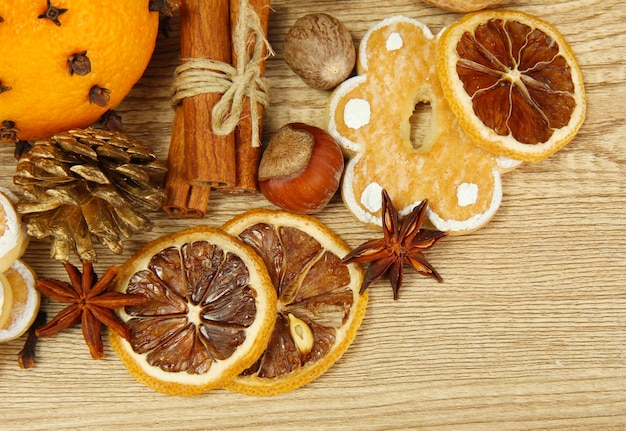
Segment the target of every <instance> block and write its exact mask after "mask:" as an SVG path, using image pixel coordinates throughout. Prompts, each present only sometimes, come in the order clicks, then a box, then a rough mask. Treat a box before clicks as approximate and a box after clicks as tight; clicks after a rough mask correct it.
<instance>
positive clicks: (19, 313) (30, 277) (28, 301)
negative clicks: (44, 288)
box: [0, 259, 41, 342]
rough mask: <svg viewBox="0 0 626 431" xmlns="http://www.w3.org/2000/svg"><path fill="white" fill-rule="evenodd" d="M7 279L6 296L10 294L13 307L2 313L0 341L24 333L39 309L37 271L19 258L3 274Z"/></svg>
mask: <svg viewBox="0 0 626 431" xmlns="http://www.w3.org/2000/svg"><path fill="white" fill-rule="evenodd" d="M2 276H3V277H4V279H5V280H6V286H5V298H6V294H7V293H8V294H9V297H10V298H11V309H10V310H9V312H8V313H7V314H5V311H4V307H1V308H2V313H0V342H4V341H9V340H13V339H15V338H18V337H20V336H21V335H22V334H24V333H25V332H26V331H27V330H28V328H29V327H30V325H32V323H33V322H34V321H35V318H36V317H37V312H38V311H39V302H40V297H41V296H40V294H39V291H38V290H37V289H36V288H35V282H36V279H37V277H36V275H35V271H33V269H32V268H31V267H30V266H28V265H27V264H26V263H24V262H23V261H22V260H20V259H18V260H16V261H15V262H13V265H11V267H10V268H9V269H8V270H6V271H5V272H4V274H2Z"/></svg>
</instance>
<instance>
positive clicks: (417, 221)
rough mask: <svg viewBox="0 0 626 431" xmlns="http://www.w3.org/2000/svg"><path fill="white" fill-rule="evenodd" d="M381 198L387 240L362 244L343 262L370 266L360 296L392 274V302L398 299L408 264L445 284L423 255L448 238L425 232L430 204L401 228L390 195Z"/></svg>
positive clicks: (417, 209) (424, 204)
mask: <svg viewBox="0 0 626 431" xmlns="http://www.w3.org/2000/svg"><path fill="white" fill-rule="evenodd" d="M382 195H383V196H382V200H383V233H384V237H383V238H382V239H376V240H371V241H367V242H365V243H363V244H361V245H360V246H359V247H357V248H355V249H354V250H352V251H351V252H350V253H349V254H348V255H347V256H345V257H344V258H343V262H344V263H355V262H369V263H370V265H369V267H368V269H367V272H366V273H365V277H364V279H363V284H362V285H361V293H363V292H364V291H365V290H366V289H367V288H368V287H369V286H370V285H371V284H372V283H374V282H375V281H377V280H378V279H380V278H381V277H382V276H383V275H385V274H386V273H389V279H390V281H391V287H392V289H393V298H394V299H398V291H399V290H400V286H401V285H402V276H403V271H404V264H405V263H406V264H409V265H410V266H411V267H413V269H415V270H416V271H417V272H418V273H420V274H423V275H426V276H429V277H433V278H435V279H436V280H438V281H442V278H441V276H440V275H439V273H438V272H437V271H436V270H435V268H433V267H432V266H431V265H430V264H429V263H428V261H427V260H426V257H424V254H423V253H422V252H423V251H425V250H428V249H429V248H431V247H432V246H433V245H435V243H436V242H437V241H439V240H440V239H441V238H443V237H445V236H446V233H445V232H441V231H438V230H429V229H422V223H423V222H424V217H425V215H426V209H427V207H428V201H427V200H423V201H422V202H421V203H420V204H419V205H417V206H416V207H415V208H413V210H412V211H411V213H410V214H409V215H408V216H406V217H405V218H404V220H403V221H402V224H400V221H399V219H398V211H397V210H396V209H395V208H394V206H393V204H392V203H391V199H390V198H389V194H388V193H387V191H386V190H383V191H382Z"/></svg>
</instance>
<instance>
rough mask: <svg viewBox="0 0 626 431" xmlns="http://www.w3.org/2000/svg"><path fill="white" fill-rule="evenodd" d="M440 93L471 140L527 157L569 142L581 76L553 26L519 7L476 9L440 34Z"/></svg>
mask: <svg viewBox="0 0 626 431" xmlns="http://www.w3.org/2000/svg"><path fill="white" fill-rule="evenodd" d="M437 72H438V75H439V78H440V80H441V83H442V86H443V91H444V95H445V97H446V100H447V101H448V102H449V104H450V107H451V108H452V110H453V111H454V113H455V115H456V117H457V118H458V119H459V122H460V124H461V127H462V128H463V130H464V131H465V132H466V133H467V134H468V135H469V136H470V137H471V138H472V140H473V141H474V142H475V143H476V145H478V146H480V147H482V148H484V149H486V150H489V151H491V152H493V153H495V154H497V155H500V156H506V157H510V158H512V159H516V160H522V161H527V162H533V161H539V160H542V159H545V158H547V157H549V156H550V155H552V154H554V153H555V152H556V151H558V150H559V149H561V148H562V147H563V146H565V145H566V144H567V143H569V142H570V141H571V140H572V139H573V138H574V136H575V135H576V133H577V132H578V129H579V128H580V126H581V125H582V123H583V121H584V119H585V111H586V99H585V90H584V86H583V78H582V73H581V71H580V67H579V66H578V63H577V61H576V58H575V57H574V53H573V51H572V49H571V48H570V46H569V45H568V44H567V42H566V41H565V39H564V38H563V36H562V35H561V33H559V32H558V30H556V29H555V28H554V27H553V26H552V25H550V24H548V23H547V22H545V21H542V20H540V19H538V18H536V17H534V16H532V15H529V14H527V13H524V12H520V11H510V10H492V11H483V12H476V13H473V14H470V15H467V16H465V17H464V18H463V19H461V20H459V21H457V22H456V23H454V24H452V25H450V26H449V27H448V28H446V29H445V30H444V31H443V32H442V33H441V35H440V38H439V45H438V49H437Z"/></svg>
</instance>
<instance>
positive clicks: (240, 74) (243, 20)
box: [172, 0, 273, 147]
mask: <svg viewBox="0 0 626 431" xmlns="http://www.w3.org/2000/svg"><path fill="white" fill-rule="evenodd" d="M250 38H253V39H254V45H253V50H252V56H250V53H249V51H248V46H249V44H250V43H251V42H252V40H251V39H250ZM232 43H233V48H234V51H235V55H236V59H237V66H236V67H233V66H232V65H230V64H228V63H224V62H221V61H215V60H211V59H208V58H192V59H188V60H186V61H185V62H183V63H182V64H181V65H180V66H178V67H177V68H176V71H175V72H174V84H173V86H172V104H173V105H174V106H176V105H178V104H179V103H180V102H181V101H182V100H183V99H185V98H187V97H193V96H198V95H200V94H206V93H217V94H221V95H222V96H221V98H220V100H219V101H218V102H217V103H216V104H215V106H214V107H213V109H212V111H211V127H212V128H213V132H214V133H215V134H217V135H220V136H225V135H228V134H230V133H232V132H233V130H235V127H237V125H238V124H239V121H240V120H241V113H242V111H243V108H244V103H245V100H244V99H245V97H248V99H249V104H250V119H251V123H252V124H251V125H252V138H251V144H252V146H253V147H258V146H260V145H261V137H260V133H259V128H260V124H259V123H260V113H259V108H258V105H257V104H261V105H262V106H263V107H266V106H267V105H268V104H269V85H268V80H267V78H265V77H263V76H261V64H262V62H263V61H264V60H265V54H264V51H265V49H267V52H268V55H271V54H273V51H272V48H271V46H270V44H269V42H268V40H267V39H266V37H265V32H264V31H263V26H262V24H261V19H260V18H259V15H258V14H257V13H256V11H255V10H254V8H253V7H251V6H250V4H249V3H248V1H247V0H242V1H241V5H240V8H239V14H238V16H237V23H236V25H235V29H234V32H233V41H232Z"/></svg>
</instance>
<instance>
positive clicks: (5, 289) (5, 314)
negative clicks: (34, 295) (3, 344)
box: [0, 274, 13, 328]
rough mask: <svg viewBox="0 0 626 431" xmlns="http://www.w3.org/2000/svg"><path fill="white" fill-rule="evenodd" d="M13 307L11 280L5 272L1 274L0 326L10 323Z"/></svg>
mask: <svg viewBox="0 0 626 431" xmlns="http://www.w3.org/2000/svg"><path fill="white" fill-rule="evenodd" d="M12 308H13V291H12V290H11V286H10V285H9V280H7V278H6V277H5V276H4V274H0V328H3V327H4V326H5V325H7V324H8V323H9V321H10V319H11V309H12Z"/></svg>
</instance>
